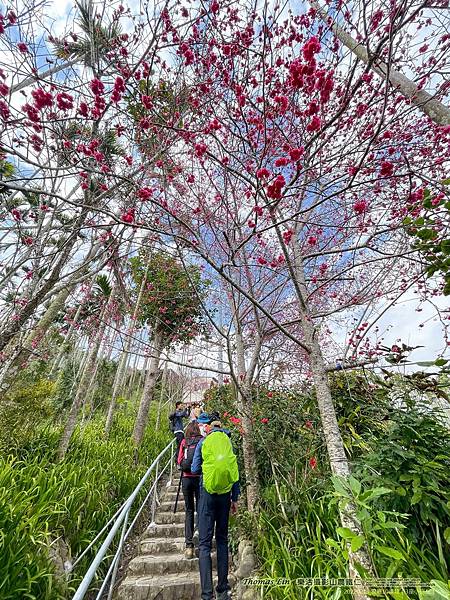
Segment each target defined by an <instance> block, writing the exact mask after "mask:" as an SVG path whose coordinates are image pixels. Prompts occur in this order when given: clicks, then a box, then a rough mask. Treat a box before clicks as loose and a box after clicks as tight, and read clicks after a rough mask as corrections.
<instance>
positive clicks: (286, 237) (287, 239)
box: [283, 229, 294, 244]
mask: <svg viewBox="0 0 450 600" xmlns="http://www.w3.org/2000/svg"><path fill="white" fill-rule="evenodd" d="M293 235H294V232H293V231H292V229H288V230H287V231H285V232H284V233H283V240H284V243H285V244H289V242H290V241H291V239H292V236H293Z"/></svg>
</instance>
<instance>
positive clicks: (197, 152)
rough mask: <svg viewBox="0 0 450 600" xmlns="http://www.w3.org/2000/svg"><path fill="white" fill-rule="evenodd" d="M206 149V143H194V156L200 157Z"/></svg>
mask: <svg viewBox="0 0 450 600" xmlns="http://www.w3.org/2000/svg"><path fill="white" fill-rule="evenodd" d="M207 149H208V148H207V146H206V144H203V143H200V144H195V156H197V157H198V158H202V156H203V155H204V154H205V152H206V150H207Z"/></svg>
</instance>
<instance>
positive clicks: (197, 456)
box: [191, 427, 241, 502]
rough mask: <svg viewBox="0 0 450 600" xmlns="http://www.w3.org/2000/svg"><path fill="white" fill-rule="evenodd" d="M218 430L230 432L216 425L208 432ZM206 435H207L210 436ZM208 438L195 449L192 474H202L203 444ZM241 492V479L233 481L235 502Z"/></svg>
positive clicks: (232, 489)
mask: <svg viewBox="0 0 450 600" xmlns="http://www.w3.org/2000/svg"><path fill="white" fill-rule="evenodd" d="M216 431H222V432H223V433H226V434H228V431H227V430H226V429H219V428H218V427H214V429H212V430H211V431H210V433H208V436H209V435H213V434H214V432H216ZM208 436H206V437H208ZM205 439H206V438H203V439H202V440H200V441H199V443H198V444H197V448H196V449H195V453H194V458H193V460H192V465H191V473H192V474H196V475H201V473H202V463H203V456H202V446H203V442H204V441H205ZM240 493H241V490H240V487H239V481H236V483H233V487H232V488H231V500H232V501H233V502H237V499H238V498H239V494H240Z"/></svg>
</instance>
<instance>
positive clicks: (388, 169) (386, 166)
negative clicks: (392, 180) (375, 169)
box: [380, 160, 394, 177]
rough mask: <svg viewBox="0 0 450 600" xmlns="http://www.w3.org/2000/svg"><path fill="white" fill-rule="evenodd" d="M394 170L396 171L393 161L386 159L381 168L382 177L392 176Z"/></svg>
mask: <svg viewBox="0 0 450 600" xmlns="http://www.w3.org/2000/svg"><path fill="white" fill-rule="evenodd" d="M393 172H394V165H393V164H392V163H391V162H389V161H388V160H385V161H383V162H382V163H381V169H380V175H381V177H390V176H391V175H392V173H393Z"/></svg>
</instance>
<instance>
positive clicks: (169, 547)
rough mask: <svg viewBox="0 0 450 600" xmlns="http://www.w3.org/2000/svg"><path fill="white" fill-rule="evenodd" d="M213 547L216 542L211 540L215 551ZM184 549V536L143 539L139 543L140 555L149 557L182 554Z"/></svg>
mask: <svg viewBox="0 0 450 600" xmlns="http://www.w3.org/2000/svg"><path fill="white" fill-rule="evenodd" d="M215 547H216V540H215V539H214V538H213V541H212V548H213V549H215ZM184 548H185V543H184V536H182V537H181V536H180V537H176V538H165V537H151V538H144V539H142V540H141V542H140V553H141V555H145V554H148V555H150V556H154V555H156V554H160V555H163V554H173V553H175V552H179V553H180V554H182V553H183V552H184ZM163 559H164V557H163V556H161V560H163Z"/></svg>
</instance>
